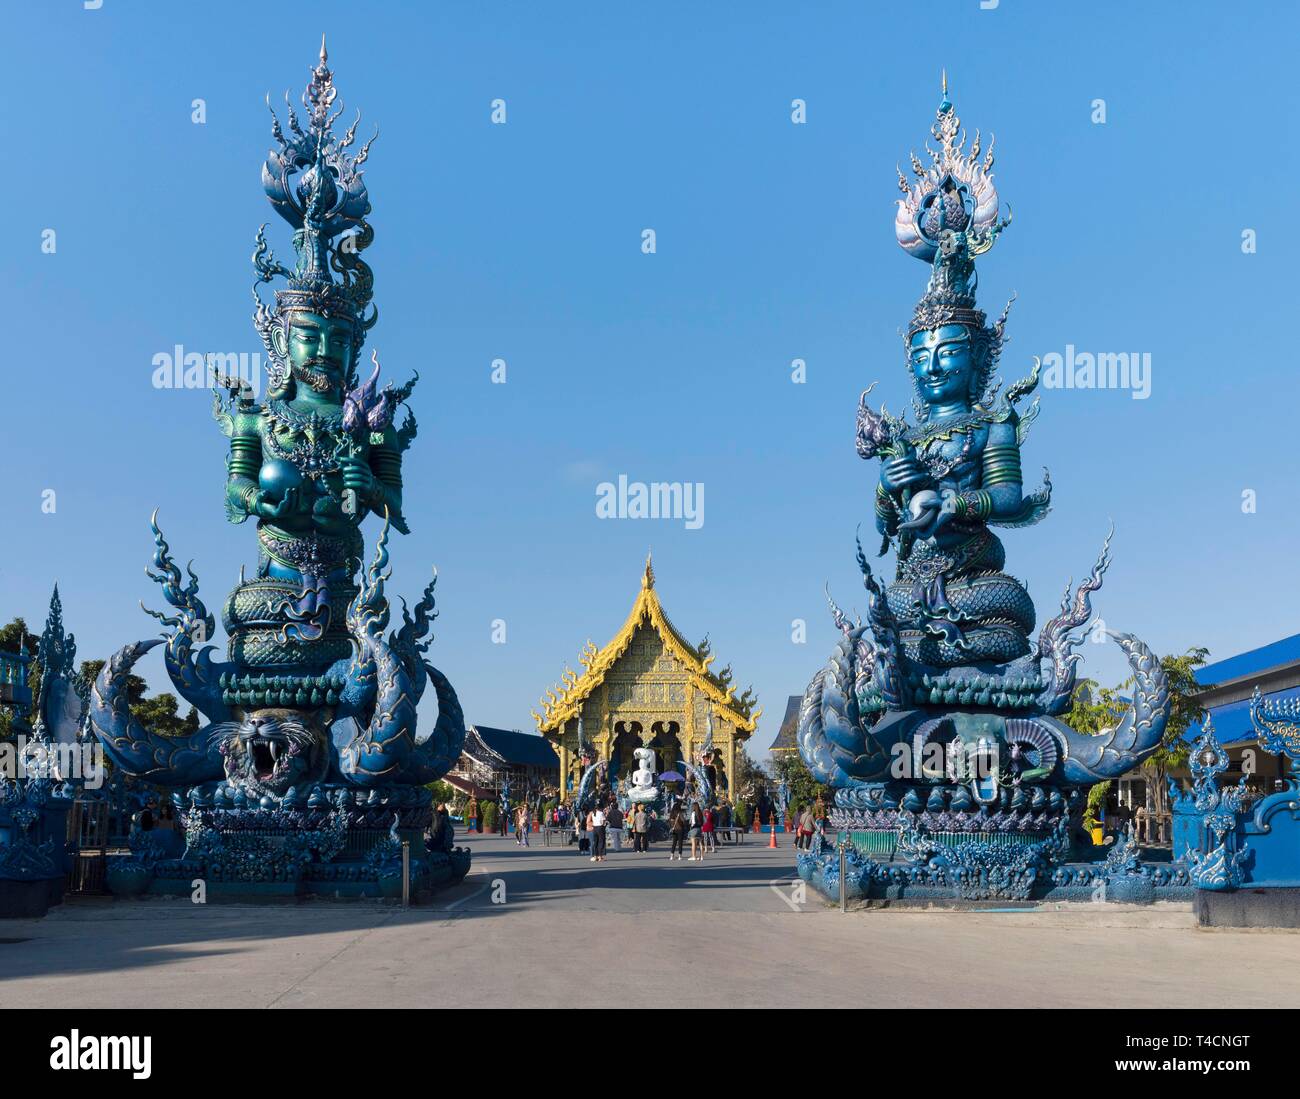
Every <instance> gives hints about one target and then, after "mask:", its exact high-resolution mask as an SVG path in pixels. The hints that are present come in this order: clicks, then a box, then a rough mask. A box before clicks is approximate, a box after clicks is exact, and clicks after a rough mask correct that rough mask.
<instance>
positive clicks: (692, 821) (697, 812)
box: [686, 801, 704, 862]
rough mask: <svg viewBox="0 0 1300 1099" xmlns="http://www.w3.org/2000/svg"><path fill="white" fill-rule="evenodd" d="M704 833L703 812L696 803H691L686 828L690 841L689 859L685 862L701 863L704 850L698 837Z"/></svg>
mask: <svg viewBox="0 0 1300 1099" xmlns="http://www.w3.org/2000/svg"><path fill="white" fill-rule="evenodd" d="M703 833H704V810H703V809H701V808H700V803H699V802H698V801H693V802H691V808H690V811H689V818H688V821H687V826H686V834H687V835H688V836H689V837H690V839H691V857H690V858H689V859H687V860H686V861H687V862H703V861H704V848H703V846H702V845H701V843H700V836H701V835H703Z"/></svg>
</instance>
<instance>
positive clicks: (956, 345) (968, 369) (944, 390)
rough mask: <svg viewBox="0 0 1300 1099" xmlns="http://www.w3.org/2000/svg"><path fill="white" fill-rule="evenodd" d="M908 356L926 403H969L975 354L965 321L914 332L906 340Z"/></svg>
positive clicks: (913, 374)
mask: <svg viewBox="0 0 1300 1099" xmlns="http://www.w3.org/2000/svg"><path fill="white" fill-rule="evenodd" d="M908 360H909V362H910V364H911V367H912V376H913V377H914V378H916V383H917V386H918V387H919V388H920V390H921V396H922V397H923V398H924V399H925V402H926V403H927V404H930V405H956V404H968V403H969V401H970V387H971V375H972V373H973V371H974V369H975V356H974V354H973V353H972V350H971V342H970V331H969V330H968V329H967V328H966V326H965V325H962V324H945V325H942V326H941V327H939V328H932V329H928V330H926V331H923V332H917V333H915V334H914V335H913V336H912V338H911V340H910V341H908Z"/></svg>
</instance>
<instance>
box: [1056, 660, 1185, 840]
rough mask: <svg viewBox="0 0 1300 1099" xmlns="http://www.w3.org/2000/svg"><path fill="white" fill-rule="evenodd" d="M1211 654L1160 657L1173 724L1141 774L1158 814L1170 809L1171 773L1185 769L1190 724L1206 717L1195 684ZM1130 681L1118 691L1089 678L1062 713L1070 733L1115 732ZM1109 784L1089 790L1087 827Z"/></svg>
mask: <svg viewBox="0 0 1300 1099" xmlns="http://www.w3.org/2000/svg"><path fill="white" fill-rule="evenodd" d="M1209 655H1210V650H1209V649H1206V648H1203V647H1201V646H1194V647H1192V648H1190V649H1188V650H1187V651H1186V652H1185V653H1183V654H1182V655H1181V656H1162V657H1161V658H1160V667H1161V668H1162V669H1163V670H1164V673H1165V678H1166V679H1167V681H1168V683H1169V720H1168V722H1167V723H1166V724H1165V731H1164V735H1163V736H1162V737H1161V739H1160V746H1159V747H1158V748H1157V749H1156V750H1155V752H1153V753H1152V755H1151V756H1150V758H1148V759H1147V760H1146V762H1145V763H1143V764H1142V766H1141V768H1140V771H1141V774H1142V776H1143V777H1144V778H1145V779H1146V781H1147V783H1148V785H1149V786H1150V788H1151V791H1152V799H1151V801H1152V806H1153V807H1154V809H1155V811H1156V812H1157V813H1166V812H1168V810H1169V790H1168V779H1169V772H1170V771H1172V770H1176V769H1177V768H1179V767H1184V766H1186V765H1187V756H1188V746H1187V743H1186V742H1185V741H1184V740H1183V736H1184V735H1185V734H1186V732H1187V730H1188V729H1189V728H1191V726H1192V723H1193V722H1196V721H1199V720H1201V718H1203V717H1204V716H1205V707H1203V706H1202V705H1201V704H1200V703H1199V702H1198V701H1197V699H1196V696H1197V694H1198V692H1200V691H1202V690H1204V686H1203V685H1202V684H1200V683H1198V682H1197V680H1196V670H1197V669H1198V668H1201V667H1204V665H1205V661H1206V658H1207V657H1208V656H1209ZM1133 686H1134V682H1133V680H1132V678H1129V679H1126V680H1125V681H1124V682H1123V683H1122V684H1120V686H1119V687H1118V688H1115V689H1112V688H1110V687H1099V686H1098V685H1097V683H1096V681H1095V680H1091V679H1085V680H1083V681H1082V682H1081V683H1079V684H1078V685H1077V686H1076V687H1075V689H1074V695H1073V696H1072V698H1071V699H1070V709H1068V710H1067V711H1066V712H1065V713H1064V714H1062V715H1061V720H1062V721H1064V722H1065V723H1066V724H1067V725H1069V726H1070V728H1072V729H1077V730H1079V732H1081V733H1092V734H1097V733H1102V732H1106V731H1109V730H1110V729H1113V728H1114V727H1115V726H1116V725H1117V724H1118V723H1119V722H1120V720H1121V719H1122V718H1123V716H1124V712H1125V711H1126V710H1127V709H1128V706H1129V703H1128V701H1127V700H1126V698H1125V697H1124V692H1126V691H1131V690H1132V689H1133ZM1111 785H1112V784H1111V783H1110V782H1099V783H1097V785H1096V786H1094V787H1093V788H1092V789H1091V790H1089V791H1088V803H1087V809H1086V811H1085V813H1084V825H1085V826H1086V827H1095V826H1096V824H1097V822H1098V820H1099V818H1100V816H1101V807H1102V806H1103V805H1104V804H1105V802H1106V796H1107V795H1108V794H1109V793H1110V790H1111Z"/></svg>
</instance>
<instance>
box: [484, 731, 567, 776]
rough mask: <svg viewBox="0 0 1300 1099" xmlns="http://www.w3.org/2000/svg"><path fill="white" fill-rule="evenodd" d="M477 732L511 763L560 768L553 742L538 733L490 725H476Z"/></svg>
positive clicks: (488, 744)
mask: <svg viewBox="0 0 1300 1099" xmlns="http://www.w3.org/2000/svg"><path fill="white" fill-rule="evenodd" d="M474 730H475V732H477V733H478V735H479V736H480V737H482V738H483V743H484V744H486V745H487V746H488V747H489V748H491V749H492V751H494V752H496V754H497V755H499V756H501V757H502V758H503V759H506V760H508V761H509V762H510V763H517V764H522V765H529V764H531V765H532V766H534V767H552V768H554V769H555V770H557V771H558V770H559V768H560V757H559V756H557V755H556V754H555V749H554V748H552V747H551V742H550V741H549V740H547V739H546V738H545V737H543V736H538V735H537V734H536V733H517V732H514V731H513V730H511V729H494V728H492V727H491V726H490V725H475V726H474Z"/></svg>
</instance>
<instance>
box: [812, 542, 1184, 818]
mask: <svg viewBox="0 0 1300 1099" xmlns="http://www.w3.org/2000/svg"><path fill="white" fill-rule="evenodd" d="M1109 547H1110V538H1109V537H1107V539H1106V543H1105V545H1104V546H1103V548H1102V552H1101V555H1100V556H1099V557H1098V559H1097V563H1096V564H1095V565H1094V566H1093V569H1092V572H1091V573H1090V574H1089V576H1088V577H1087V578H1086V579H1085V580H1084V581H1083V582H1082V583H1081V584H1080V585H1079V587H1078V589H1077V590H1076V591H1075V592H1074V594H1073V597H1072V598H1071V593H1070V588H1069V587H1067V588H1066V592H1065V597H1064V598H1063V600H1062V603H1061V610H1060V613H1058V614H1057V615H1056V616H1055V617H1054V618H1052V619H1051V620H1050V621H1049V622H1048V623H1047V624H1046V625H1045V626H1044V627H1043V629H1042V631H1041V632H1040V634H1039V637H1038V643H1037V646H1036V648H1035V649H1034V651H1033V652H1032V653H1031V654H1030V655H1029V656H1027V657H1025V658H1024V659H1023V660H1021V661H1018V662H1016V663H1015V664H1013V665H1011V666H1009V668H1008V669H1006V670H1004V671H1003V673H1002V676H1001V678H1002V679H1004V680H1008V681H1015V682H1025V681H1030V682H1032V681H1033V678H1034V675H1035V674H1036V671H1037V669H1039V667H1040V666H1041V665H1045V666H1046V668H1047V677H1046V682H1045V683H1044V684H1043V685H1042V686H1041V687H1039V688H1038V689H1037V690H1036V691H1034V692H1031V693H1030V694H1029V695H1028V696H1023V695H1022V696H1021V697H1022V700H1023V701H1022V704H1021V705H1020V706H1019V707H1018V708H1017V710H1016V711H1015V713H1016V715H1017V718H1018V719H1019V720H1021V721H1025V722H1035V723H1037V724H1040V725H1042V726H1043V727H1044V728H1045V729H1047V730H1048V731H1049V732H1050V735H1051V736H1052V737H1053V739H1055V740H1057V741H1058V742H1059V744H1060V750H1059V751H1058V752H1057V753H1056V755H1057V760H1056V762H1055V765H1054V772H1055V773H1054V776H1053V777H1054V778H1055V779H1056V780H1057V781H1060V782H1062V783H1065V784H1073V785H1088V784H1092V783H1095V782H1099V781H1104V780H1106V779H1112V778H1115V777H1117V776H1119V775H1122V774H1124V773H1126V772H1127V771H1130V770H1132V769H1133V768H1134V767H1136V766H1138V765H1139V764H1140V763H1141V762H1142V761H1143V760H1144V759H1146V758H1147V757H1148V756H1149V755H1151V753H1152V752H1154V751H1155V749H1156V748H1158V747H1159V745H1160V742H1161V738H1162V737H1163V735H1164V730H1165V724H1166V721H1167V719H1168V715H1169V685H1168V681H1167V679H1166V676H1165V673H1164V670H1163V669H1162V668H1161V666H1160V661H1159V659H1158V658H1157V657H1156V656H1155V655H1154V654H1153V653H1152V652H1151V650H1150V649H1149V648H1148V647H1147V646H1146V645H1145V644H1143V642H1141V641H1140V640H1138V639H1137V638H1136V637H1134V636H1132V635H1131V634H1125V633H1112V632H1110V631H1106V636H1108V637H1110V638H1111V639H1112V640H1113V641H1115V643H1116V644H1118V645H1119V646H1120V648H1121V649H1122V650H1123V652H1124V655H1125V657H1126V658H1127V660H1128V665H1129V668H1130V670H1131V672H1132V676H1133V687H1132V702H1131V703H1130V705H1129V706H1128V708H1127V709H1126V710H1125V711H1124V713H1123V715H1122V716H1121V717H1120V719H1119V720H1118V721H1117V722H1116V724H1115V725H1114V726H1113V727H1112V728H1110V729H1109V730H1106V731H1103V732H1102V733H1100V734H1098V735H1089V734H1087V733H1082V732H1078V731H1077V730H1074V729H1071V728H1070V727H1069V726H1067V725H1066V724H1064V723H1063V722H1061V721H1059V720H1057V719H1056V715H1059V714H1061V713H1062V712H1064V711H1065V710H1066V709H1067V708H1068V706H1069V705H1070V700H1071V697H1072V695H1073V693H1074V687H1075V682H1076V674H1077V665H1078V663H1079V660H1080V657H1079V655H1078V654H1077V653H1076V652H1075V651H1074V650H1075V649H1076V648H1077V647H1078V646H1079V644H1081V642H1082V640H1083V635H1081V634H1079V633H1077V632H1076V631H1077V630H1078V629H1079V628H1080V627H1082V626H1084V625H1085V623H1087V622H1088V620H1089V618H1090V616H1091V613H1092V607H1091V595H1092V593H1093V592H1095V591H1096V590H1097V589H1099V588H1100V587H1101V584H1102V577H1103V575H1104V573H1105V571H1106V569H1107V568H1108V566H1109V564H1110V554H1109ZM858 561H859V565H860V567H861V568H862V571H863V578H864V583H865V586H866V588H867V593H868V599H867V606H868V617H869V622H868V624H867V625H863V624H862V623H861V622H855V621H851V620H850V619H849V618H848V616H847V615H845V614H844V612H843V611H841V610H840V609H839V608H838V607H837V606H835V604H834V602H832V603H831V609H832V614H833V617H834V619H835V622H836V625H837V626H838V627H839V629H840V632H841V638H840V641H839V644H838V645H837V646H836V648H835V651H834V652H833V653H832V655H831V659H830V661H829V662H828V663H827V665H826V666H825V667H823V668H822V669H821V670H820V671H818V672H817V674H816V675H815V676H814V677H813V679H812V682H811V683H810V684H809V685H808V689H807V691H806V692H805V693H804V696H803V701H802V703H801V705H800V710H799V725H798V734H797V735H798V744H799V751H800V754H801V755H802V757H803V759H804V761H805V762H806V763H807V765H808V768H809V770H810V771H811V772H812V775H813V777H814V778H815V779H816V780H817V781H818V782H821V783H824V784H827V785H830V786H832V787H835V788H837V789H839V790H845V791H852V790H854V789H857V788H861V787H865V786H868V785H869V784H871V783H879V782H882V781H885V780H887V779H888V778H889V777H890V775H891V771H890V768H891V764H892V763H893V762H894V759H895V752H894V745H896V744H898V743H900V742H901V740H903V739H905V738H906V737H907V736H910V730H908V729H907V728H906V726H903V727H901V728H900V723H899V722H898V721H897V720H894V719H895V718H896V717H897V715H898V713H899V712H905V711H903V708H902V703H901V700H900V699H899V698H898V697H897V695H898V693H899V687H898V686H897V684H898V682H899V681H900V680H901V679H902V678H903V677H904V674H905V672H906V668H907V662H906V656H905V655H902V654H901V653H900V650H899V646H898V644H897V640H896V638H897V630H896V626H895V624H894V622H893V620H892V617H891V615H890V611H889V606H888V603H887V601H886V600H885V598H884V596H883V594H882V592H881V589H880V586H879V585H878V584H877V583H876V582H875V579H874V577H873V576H872V573H871V567H870V565H869V564H868V563H867V561H866V559H865V557H864V556H863V555H862V554H861V553H859V556H858ZM986 670H989V671H992V670H991V669H986ZM977 678H978V677H976V676H975V675H972V676H971V677H970V679H971V681H972V682H975V681H976V680H977ZM985 678H987V679H989V680H992V679H994V678H995V677H994V676H993V675H991V674H990V675H988V676H986V677H985ZM891 684H892V685H893V686H891ZM891 696H893V697H891ZM959 705H960V702H959ZM973 708H974V707H973ZM943 710H944V707H933V708H931V707H924V713H926V714H927V715H929V714H936V713H941V712H943ZM913 712H914V711H913ZM840 800H842V801H843V800H849V801H851V800H852V799H851V798H847V799H846V798H842V799H840Z"/></svg>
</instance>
